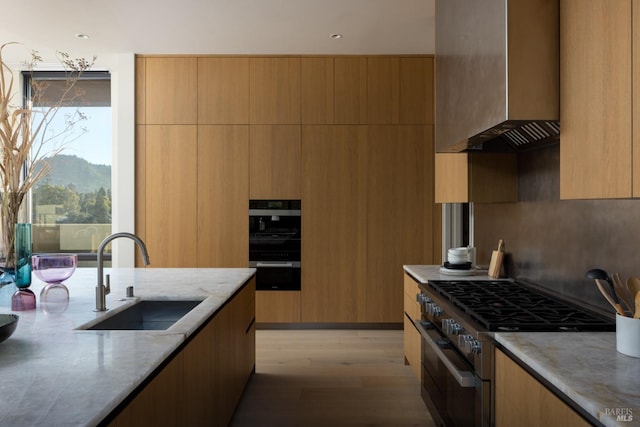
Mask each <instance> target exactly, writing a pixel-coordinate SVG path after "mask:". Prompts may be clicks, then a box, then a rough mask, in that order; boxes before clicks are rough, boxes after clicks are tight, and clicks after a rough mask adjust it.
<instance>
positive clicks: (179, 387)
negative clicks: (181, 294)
mask: <svg viewBox="0 0 640 427" xmlns="http://www.w3.org/2000/svg"><path fill="white" fill-rule="evenodd" d="M254 304H255V279H251V280H250V281H249V282H248V283H247V284H246V285H245V286H244V287H243V288H242V289H241V290H240V291H239V292H238V293H237V294H236V295H235V296H233V297H232V299H231V300H230V301H229V302H228V303H227V304H226V305H225V306H224V307H223V308H222V309H220V310H219V311H218V312H217V313H216V314H215V315H214V317H213V318H211V319H210V320H209V321H208V322H207V323H206V325H205V326H204V327H203V328H202V329H201V330H200V331H199V332H198V333H197V335H196V336H194V337H192V338H191V340H190V341H189V342H188V343H187V344H186V345H185V347H183V348H182V349H181V350H180V351H179V352H178V353H177V354H176V355H175V356H174V357H173V358H172V359H171V360H170V361H169V362H168V363H167V364H166V365H165V366H164V367H163V368H162V369H161V370H160V371H159V372H157V373H156V374H155V376H154V377H153V379H151V381H150V382H149V383H148V384H147V385H146V386H145V387H144V388H143V389H142V390H141V391H140V392H139V393H138V394H137V395H136V396H135V397H134V398H133V399H132V400H131V402H130V403H129V404H128V405H127V406H126V407H125V408H124V409H123V410H122V411H120V413H118V414H117V415H116V416H115V418H114V419H113V420H112V421H111V422H110V424H109V425H110V426H117V427H129V426H131V427H133V426H140V425H154V426H177V425H188V426H227V425H228V424H229V422H230V421H231V418H232V416H233V413H234V411H235V408H236V405H237V404H238V402H239V401H240V398H241V396H242V392H243V390H244V387H245V385H246V383H247V381H248V380H249V377H250V376H251V374H252V372H253V370H254V366H255V316H254V315H255V308H254Z"/></svg>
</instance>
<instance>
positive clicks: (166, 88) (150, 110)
mask: <svg viewBox="0 0 640 427" xmlns="http://www.w3.org/2000/svg"><path fill="white" fill-rule="evenodd" d="M145 71H146V73H145V95H146V96H145V100H144V106H145V111H146V123H147V124H161V125H168V124H179V125H181V124H187V125H189V124H196V123H197V120H198V112H197V109H198V104H197V103H196V102H195V101H196V99H197V91H198V89H197V87H198V78H197V76H198V66H197V60H196V58H147V59H146V64H145Z"/></svg>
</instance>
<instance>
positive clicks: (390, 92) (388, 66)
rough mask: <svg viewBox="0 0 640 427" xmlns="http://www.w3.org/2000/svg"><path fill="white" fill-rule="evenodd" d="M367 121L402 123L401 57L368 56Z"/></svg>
mask: <svg viewBox="0 0 640 427" xmlns="http://www.w3.org/2000/svg"><path fill="white" fill-rule="evenodd" d="M367 122H368V123H369V124H397V123H400V59H399V58H395V57H371V58H367Z"/></svg>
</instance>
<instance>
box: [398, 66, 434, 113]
mask: <svg viewBox="0 0 640 427" xmlns="http://www.w3.org/2000/svg"><path fill="white" fill-rule="evenodd" d="M400 123H401V124H408V125H410V124H415V125H420V124H424V125H433V124H434V120H433V58H431V57H403V58H400Z"/></svg>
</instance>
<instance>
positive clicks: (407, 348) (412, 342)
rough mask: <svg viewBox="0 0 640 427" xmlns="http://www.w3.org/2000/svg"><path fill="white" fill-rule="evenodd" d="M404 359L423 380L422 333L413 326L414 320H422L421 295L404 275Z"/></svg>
mask: <svg viewBox="0 0 640 427" xmlns="http://www.w3.org/2000/svg"><path fill="white" fill-rule="evenodd" d="M403 277H404V358H405V360H406V362H407V363H408V364H409V365H410V366H411V370H412V371H413V374H414V375H415V376H416V378H417V379H418V380H420V378H421V369H420V358H421V354H420V352H421V348H420V346H421V342H420V341H421V338H420V332H418V330H417V329H416V327H415V325H414V324H413V320H418V319H420V316H421V312H420V305H419V304H418V302H417V301H416V295H417V294H419V293H420V289H419V288H418V284H417V283H416V282H415V281H414V280H413V279H412V278H411V276H409V275H408V274H407V273H404V276H403Z"/></svg>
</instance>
